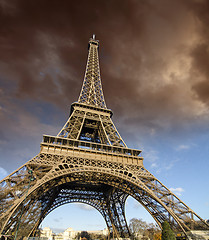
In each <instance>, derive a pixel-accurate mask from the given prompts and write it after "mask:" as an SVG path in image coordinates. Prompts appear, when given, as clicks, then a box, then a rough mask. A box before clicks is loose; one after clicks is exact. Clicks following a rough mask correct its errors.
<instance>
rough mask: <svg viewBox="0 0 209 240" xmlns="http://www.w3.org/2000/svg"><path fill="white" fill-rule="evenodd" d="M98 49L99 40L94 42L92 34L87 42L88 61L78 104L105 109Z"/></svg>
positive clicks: (94, 36)
mask: <svg viewBox="0 0 209 240" xmlns="http://www.w3.org/2000/svg"><path fill="white" fill-rule="evenodd" d="M98 48H99V40H96V35H95V34H93V36H92V38H90V40H89V53H88V60H87V64H86V71H85V76H84V81H83V86H82V89H81V93H80V96H79V99H78V102H79V103H85V104H88V105H91V106H95V107H100V108H105V109H106V108H107V107H106V104H105V100H104V95H103V91H102V84H101V76H100V68H99V56H98Z"/></svg>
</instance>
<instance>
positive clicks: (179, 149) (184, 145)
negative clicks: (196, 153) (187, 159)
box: [176, 144, 191, 151]
mask: <svg viewBox="0 0 209 240" xmlns="http://www.w3.org/2000/svg"><path fill="white" fill-rule="evenodd" d="M190 148H191V146H189V145H186V144H181V145H179V146H178V147H177V148H176V150H177V151H181V150H188V149H190Z"/></svg>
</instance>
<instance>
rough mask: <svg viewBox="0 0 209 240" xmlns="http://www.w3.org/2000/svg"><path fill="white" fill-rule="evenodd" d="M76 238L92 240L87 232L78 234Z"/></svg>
mask: <svg viewBox="0 0 209 240" xmlns="http://www.w3.org/2000/svg"><path fill="white" fill-rule="evenodd" d="M76 238H77V239H78V240H79V239H87V240H91V237H90V235H89V234H88V232H86V231H82V232H81V233H78V234H77V236H76Z"/></svg>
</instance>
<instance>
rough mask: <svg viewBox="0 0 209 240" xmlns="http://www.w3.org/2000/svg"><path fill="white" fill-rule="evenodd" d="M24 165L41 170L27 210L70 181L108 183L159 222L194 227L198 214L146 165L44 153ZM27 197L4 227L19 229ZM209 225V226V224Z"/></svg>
mask: <svg viewBox="0 0 209 240" xmlns="http://www.w3.org/2000/svg"><path fill="white" fill-rule="evenodd" d="M24 167H25V168H26V169H27V168H28V169H31V168H32V169H38V171H36V174H38V175H37V176H36V181H35V182H34V183H33V184H32V186H31V188H30V189H29V191H28V197H27V203H26V207H25V210H26V209H27V208H28V209H29V205H31V204H34V208H36V207H37V206H36V204H37V205H38V204H39V206H40V204H41V203H40V201H39V199H37V196H39V197H40V196H41V195H43V194H44V193H45V192H47V191H48V190H49V189H51V188H53V187H56V186H59V185H61V184H63V183H69V182H71V183H76V182H83V183H85V184H92V183H96V184H97V185H99V184H107V183H108V185H110V186H112V187H114V188H116V189H120V190H121V191H123V192H124V193H126V194H128V195H131V196H132V197H134V198H135V199H136V200H137V201H139V202H140V203H141V204H142V205H143V206H144V207H145V208H146V209H147V210H148V211H149V213H150V214H151V215H152V216H153V218H154V219H155V220H156V221H157V223H158V224H159V225H160V224H161V223H162V222H163V221H165V220H167V221H169V222H171V221H172V226H173V227H174V228H176V229H181V230H182V231H183V232H185V231H187V230H191V229H192V227H191V225H192V224H193V223H194V221H193V219H192V218H193V216H197V215H195V213H194V212H193V211H192V210H191V209H189V208H188V207H187V206H186V205H185V204H184V203H183V202H181V201H180V199H178V198H177V197H176V196H175V195H174V194H173V193H171V192H170V190H168V189H167V188H166V187H165V186H164V185H162V184H161V183H160V182H159V181H158V180H157V179H156V178H155V177H154V176H153V175H152V174H150V173H149V172H148V171H147V170H146V169H145V168H144V167H143V166H137V165H128V164H123V163H119V162H113V161H103V160H98V159H97V160H95V159H85V158H80V157H70V156H63V155H60V156H59V155H53V154H43V153H42V154H40V155H39V156H37V157H35V158H34V159H32V160H31V161H29V162H28V163H27V164H26V165H24ZM17 184H18V183H17ZM13 194H14V193H13ZM16 195H17V194H16ZM23 200H24V194H23V193H22V195H21V196H20V197H17V196H16V198H15V204H14V205H13V206H12V207H10V206H9V207H8V210H7V212H6V213H5V214H4V218H2V219H3V220H4V225H3V227H2V230H4V229H5V230H7V229H8V228H10V227H12V228H13V229H15V227H16V226H15V221H16V220H15V218H17V215H18V211H19V212H20V209H21V206H22V205H23V204H22V203H23ZM38 201H39V202H38ZM37 214H38V213H37ZM190 215H191V216H190ZM197 218H198V220H200V221H199V222H200V223H201V224H202V222H201V221H202V219H201V218H199V217H198V216H197ZM187 219H188V223H187ZM204 224H205V223H204ZM205 225H207V226H206V227H207V228H208V224H205Z"/></svg>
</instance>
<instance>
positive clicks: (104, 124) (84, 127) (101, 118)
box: [57, 103, 127, 147]
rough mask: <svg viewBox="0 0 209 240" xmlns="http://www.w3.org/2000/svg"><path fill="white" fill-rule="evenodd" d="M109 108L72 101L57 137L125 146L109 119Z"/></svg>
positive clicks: (110, 114) (110, 113)
mask: <svg viewBox="0 0 209 240" xmlns="http://www.w3.org/2000/svg"><path fill="white" fill-rule="evenodd" d="M111 116H112V112H111V110H108V109H107V110H104V109H101V108H95V107H94V108H92V107H90V106H88V105H85V104H79V103H74V104H73V105H72V113H71V115H70V117H69V119H68V120H67V122H66V124H65V125H64V127H63V128H62V129H61V131H60V132H59V133H58V135H57V136H58V137H64V138H69V139H76V140H84V141H91V142H98V143H101V144H108V145H113V146H121V147H127V146H126V144H125V142H124V141H123V139H122V137H121V136H120V134H119V132H118V131H117V129H116V127H115V125H114V123H113V122H112V119H111Z"/></svg>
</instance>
